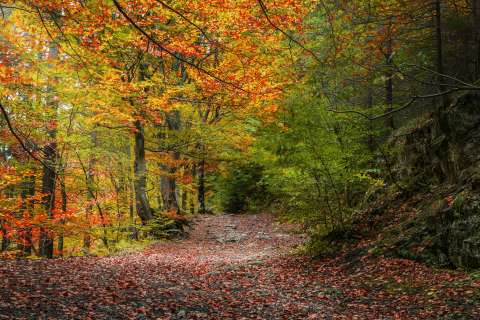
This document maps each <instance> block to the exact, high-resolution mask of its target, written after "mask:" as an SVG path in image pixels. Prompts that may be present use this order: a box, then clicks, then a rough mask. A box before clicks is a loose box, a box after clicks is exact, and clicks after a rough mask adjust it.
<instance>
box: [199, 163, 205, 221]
mask: <svg viewBox="0 0 480 320" xmlns="http://www.w3.org/2000/svg"><path fill="white" fill-rule="evenodd" d="M198 171H199V174H198V212H199V213H200V214H205V213H207V208H206V205H205V159H202V160H201V161H200V165H199V170H198Z"/></svg>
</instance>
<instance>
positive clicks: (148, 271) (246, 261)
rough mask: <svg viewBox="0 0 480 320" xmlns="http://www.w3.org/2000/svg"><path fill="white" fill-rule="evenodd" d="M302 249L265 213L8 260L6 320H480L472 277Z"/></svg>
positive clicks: (4, 265)
mask: <svg viewBox="0 0 480 320" xmlns="http://www.w3.org/2000/svg"><path fill="white" fill-rule="evenodd" d="M303 240H304V239H303V238H302V237H301V236H299V235H295V234H293V233H291V232H289V228H287V227H285V226H280V225H278V224H276V223H274V221H273V218H272V216H270V215H266V214H263V215H238V216H232V215H224V216H202V217H199V218H198V219H197V220H196V225H195V229H194V230H193V231H192V233H191V234H190V237H189V238H188V239H185V240H181V241H172V242H164V243H158V244H156V245H153V246H151V247H150V248H148V249H147V250H145V251H143V252H138V253H128V254H124V255H118V256H112V257H83V258H67V259H55V260H39V261H25V260H22V261H0V319H95V320H96V319H172V320H180V319H235V320H237V319H268V320H270V319H272V320H274V319H285V320H287V319H421V318H425V319H438V318H440V317H441V315H448V314H451V315H454V314H455V312H458V313H461V314H464V315H465V314H466V315H468V316H467V317H465V318H462V319H480V310H479V307H478V304H475V302H474V301H472V300H471V299H470V298H471V294H472V292H473V293H475V292H477V291H475V290H478V288H475V287H471V286H470V287H466V286H465V285H463V286H462V287H460V286H458V285H457V284H458V283H459V281H463V280H464V279H466V276H465V275H464V274H459V273H453V272H444V271H442V272H436V271H432V270H431V269H428V268H426V267H424V266H421V265H416V264H414V263H413V262H411V261H407V260H401V259H384V258H375V259H373V260H371V259H370V258H369V259H360V260H359V259H358V257H353V260H354V261H355V263H354V266H352V265H351V264H349V263H347V264H345V259H344V258H341V257H339V258H337V259H335V260H311V259H309V258H306V257H299V256H295V255H291V254H288V252H289V251H291V249H292V248H293V247H294V246H295V245H296V244H299V243H301V242H302V241H303ZM342 259H343V260H342ZM355 259H356V260H355ZM349 260H352V259H349ZM478 286H479V287H480V281H479V282H478ZM470 316H471V317H470ZM442 319H450V318H442ZM452 319H453V318H452Z"/></svg>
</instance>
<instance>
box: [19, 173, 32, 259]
mask: <svg viewBox="0 0 480 320" xmlns="http://www.w3.org/2000/svg"><path fill="white" fill-rule="evenodd" d="M34 195H35V176H34V175H32V176H28V177H25V178H24V181H23V182H22V192H21V198H22V207H21V210H22V212H21V215H23V216H24V218H26V219H27V220H28V221H31V220H32V212H33V208H34V204H33V200H31V199H29V198H30V197H33V196H34ZM20 237H21V243H20V245H19V250H21V251H22V252H23V254H24V255H25V256H29V255H31V254H32V246H33V242H32V228H31V227H30V226H26V227H25V229H24V230H22V231H21V233H20Z"/></svg>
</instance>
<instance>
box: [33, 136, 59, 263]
mask: <svg viewBox="0 0 480 320" xmlns="http://www.w3.org/2000/svg"><path fill="white" fill-rule="evenodd" d="M55 131H56V130H52V132H51V133H50V135H51V137H52V139H55V136H56V132H55ZM44 154H45V163H46V164H48V166H44V167H43V177H42V193H43V194H44V196H43V199H42V205H43V208H44V210H45V213H46V214H47V217H48V220H51V219H52V218H53V210H54V207H55V181H56V178H57V177H56V171H55V160H56V157H57V143H56V142H55V141H54V142H50V143H48V144H47V145H46V146H45V148H44ZM38 247H39V255H40V256H41V257H47V258H53V235H52V233H51V231H50V230H47V229H46V228H45V227H44V226H42V227H41V228H40V239H39V245H38Z"/></svg>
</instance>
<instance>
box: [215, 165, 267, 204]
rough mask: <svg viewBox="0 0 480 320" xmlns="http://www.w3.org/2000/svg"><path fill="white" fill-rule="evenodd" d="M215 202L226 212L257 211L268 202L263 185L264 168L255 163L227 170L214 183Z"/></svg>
mask: <svg viewBox="0 0 480 320" xmlns="http://www.w3.org/2000/svg"><path fill="white" fill-rule="evenodd" d="M213 186H214V189H215V200H214V201H215V202H216V203H217V205H218V206H219V207H220V208H221V209H222V210H223V211H225V212H229V213H239V212H244V211H256V210H257V209H258V208H259V205H260V204H265V203H266V202H268V201H267V200H268V193H267V189H266V187H265V185H264V183H263V168H262V166H260V165H258V164H255V163H244V164H241V165H237V166H232V167H227V168H225V170H224V172H223V174H217V175H216V176H215V178H214V181H213Z"/></svg>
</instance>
